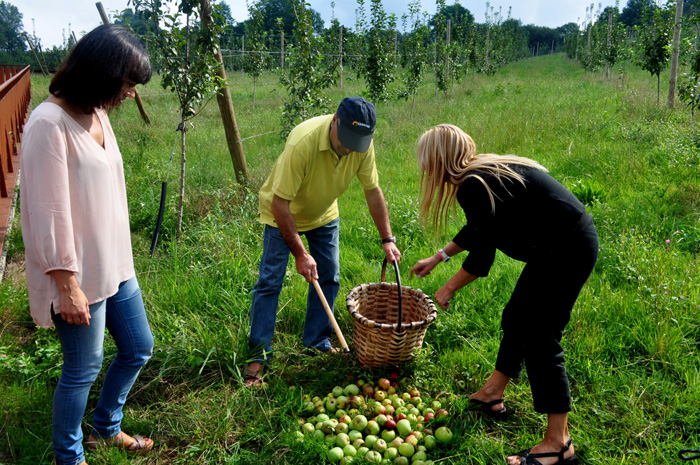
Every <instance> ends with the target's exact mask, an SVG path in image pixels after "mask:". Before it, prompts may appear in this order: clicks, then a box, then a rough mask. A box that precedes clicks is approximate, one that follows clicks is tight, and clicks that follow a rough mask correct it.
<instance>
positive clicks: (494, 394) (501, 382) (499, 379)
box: [469, 370, 510, 414]
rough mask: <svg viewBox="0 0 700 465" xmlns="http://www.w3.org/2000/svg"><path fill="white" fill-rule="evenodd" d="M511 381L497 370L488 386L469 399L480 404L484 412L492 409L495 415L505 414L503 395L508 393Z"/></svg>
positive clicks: (485, 385) (487, 382)
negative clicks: (507, 389)
mask: <svg viewBox="0 0 700 465" xmlns="http://www.w3.org/2000/svg"><path fill="white" fill-rule="evenodd" d="M509 381H510V378H509V377H507V376H506V375H504V374H503V373H501V372H500V371H498V370H495V371H494V372H493V374H492V375H491V377H490V378H489V379H488V381H486V384H484V386H483V387H482V388H481V389H479V390H478V391H477V392H475V393H473V394H470V395H469V398H470V399H474V401H476V403H478V404H480V405H481V409H482V411H483V410H484V409H489V408H490V409H491V411H492V412H493V413H494V414H503V413H505V411H506V408H505V406H504V405H503V393H504V392H506V387H507V386H508V382H509ZM496 401H500V402H496Z"/></svg>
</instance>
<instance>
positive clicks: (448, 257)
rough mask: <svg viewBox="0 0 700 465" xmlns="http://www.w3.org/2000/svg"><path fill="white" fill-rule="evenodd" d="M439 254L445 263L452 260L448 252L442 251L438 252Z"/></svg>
mask: <svg viewBox="0 0 700 465" xmlns="http://www.w3.org/2000/svg"><path fill="white" fill-rule="evenodd" d="M437 253H438V255H440V258H441V259H442V261H443V262H449V261H450V258H452V257H450V256H449V255H447V252H445V251H444V250H442V249H440V250H438V251H437Z"/></svg>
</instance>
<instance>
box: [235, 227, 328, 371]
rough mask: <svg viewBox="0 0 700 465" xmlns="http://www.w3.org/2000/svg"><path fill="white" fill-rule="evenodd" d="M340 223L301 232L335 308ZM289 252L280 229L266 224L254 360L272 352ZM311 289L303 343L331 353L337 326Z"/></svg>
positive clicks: (256, 293) (253, 324) (253, 315)
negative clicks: (331, 340)
mask: <svg viewBox="0 0 700 465" xmlns="http://www.w3.org/2000/svg"><path fill="white" fill-rule="evenodd" d="M339 222H340V220H339V219H338V218H336V219H335V220H333V221H331V222H330V223H328V224H326V225H324V226H321V227H319V228H316V229H312V230H311V231H305V232H303V233H300V234H301V235H303V236H306V240H307V242H308V243H309V253H310V254H311V256H312V257H313V259H314V260H315V261H316V265H317V270H318V283H319V284H320V285H321V289H322V290H323V295H324V296H325V297H326V300H327V301H328V304H329V305H330V307H331V309H333V302H335V298H336V296H337V295H338V289H339V288H340V265H339V253H338V229H339V228H338V225H339ZM289 253H290V251H289V246H287V242H286V241H285V240H284V237H282V234H281V233H280V230H279V229H277V228H274V227H271V226H268V225H266V226H265V230H264V232H263V253H262V257H261V259H260V275H259V276H258V282H257V283H256V284H255V287H254V288H253V302H252V305H251V307H250V338H249V339H248V346H249V348H250V351H251V352H250V361H255V362H260V363H265V362H266V361H267V360H268V359H269V358H270V357H271V355H272V335H273V333H274V332H275V323H276V321H277V306H278V302H279V295H280V292H281V291H282V284H283V282H284V276H285V272H286V270H287V263H288V262H289ZM308 292H309V295H308V300H307V305H306V322H305V324H304V335H303V337H302V343H303V344H304V347H310V348H314V349H318V350H320V351H321V352H327V351H328V350H330V349H331V342H330V337H331V334H332V332H333V328H332V326H331V322H330V320H329V319H328V315H326V311H325V309H324V308H323V304H322V303H321V300H320V299H319V298H318V294H317V293H316V290H315V288H314V286H313V284H309V291H308Z"/></svg>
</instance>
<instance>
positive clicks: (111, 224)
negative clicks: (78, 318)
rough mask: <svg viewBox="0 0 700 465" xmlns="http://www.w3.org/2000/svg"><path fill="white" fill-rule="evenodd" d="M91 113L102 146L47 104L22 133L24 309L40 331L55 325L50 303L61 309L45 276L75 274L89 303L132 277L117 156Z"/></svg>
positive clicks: (107, 129) (106, 127)
mask: <svg viewBox="0 0 700 465" xmlns="http://www.w3.org/2000/svg"><path fill="white" fill-rule="evenodd" d="M97 115H98V116H99V119H100V122H101V124H102V129H103V132H104V147H101V146H100V145H99V144H98V143H97V142H96V141H95V139H93V138H92V136H90V134H89V133H88V131H86V130H85V129H84V128H83V127H82V126H80V125H79V124H78V123H77V122H76V121H75V120H74V119H73V118H71V117H70V116H69V115H68V113H66V112H65V111H63V109H62V108H61V107H59V106H58V105H56V104H53V103H50V102H43V103H41V104H40V105H39V106H37V107H36V108H35V109H34V111H33V112H32V114H31V116H30V117H29V121H28V122H27V124H26V126H25V128H24V135H23V138H22V149H21V154H20V211H21V223H22V237H23V239H24V246H25V262H26V269H27V288H28V291H29V307H30V309H31V313H32V318H33V319H34V322H35V323H36V324H37V325H39V326H43V327H50V326H52V325H53V323H52V321H51V304H53V308H54V311H55V312H57V313H58V312H59V311H60V305H59V292H58V286H57V285H56V282H55V281H54V280H53V278H52V277H51V275H50V274H48V273H49V272H50V271H53V270H69V271H72V272H74V273H75V277H76V279H77V280H78V284H79V285H80V288H81V289H82V291H83V292H84V293H85V296H86V297H87V299H88V302H89V303H90V304H93V303H95V302H99V301H101V300H104V299H106V298H108V297H110V296H112V295H114V294H116V292H117V290H118V286H119V283H121V282H122V281H126V280H127V279H130V278H132V277H133V276H134V275H135V271H134V260H133V256H132V249H131V231H130V228H129V211H128V205H127V201H126V185H125V182H124V166H123V162H122V156H121V153H120V152H119V147H118V146H117V141H116V139H115V137H114V132H113V131H112V126H111V125H110V123H109V118H108V117H107V114H106V113H105V112H104V111H102V110H97Z"/></svg>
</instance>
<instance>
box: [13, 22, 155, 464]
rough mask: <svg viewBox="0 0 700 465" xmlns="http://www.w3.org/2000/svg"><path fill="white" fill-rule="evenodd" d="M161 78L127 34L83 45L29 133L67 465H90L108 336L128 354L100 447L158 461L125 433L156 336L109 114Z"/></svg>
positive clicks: (32, 300) (30, 268) (30, 257)
mask: <svg viewBox="0 0 700 465" xmlns="http://www.w3.org/2000/svg"><path fill="white" fill-rule="evenodd" d="M150 78H151V65H150V61H149V59H148V55H147V54H146V51H145V49H144V48H143V46H142V45H141V44H140V43H139V42H138V41H137V40H136V39H135V38H134V37H133V36H132V35H131V34H129V33H128V32H127V31H126V30H125V29H123V28H122V27H120V26H117V25H104V26H100V27H98V28H96V29H94V30H93V31H91V32H90V33H88V34H87V35H86V36H85V37H83V38H82V39H81V40H80V41H79V42H78V43H77V45H76V46H75V47H74V48H73V50H72V51H71V53H70V55H69V56H68V58H67V59H66V60H65V62H64V63H63V65H62V66H61V68H60V69H59V70H58V72H57V73H56V75H55V76H54V78H53V80H52V81H51V85H50V87H49V91H50V93H51V95H50V96H49V98H47V99H46V101H44V102H42V103H41V104H40V105H39V106H37V107H36V108H35V109H34V111H33V112H32V114H31V116H30V118H29V121H28V122H27V125H26V127H25V130H24V137H23V141H22V151H21V158H20V163H21V168H20V177H21V181H20V186H21V189H20V202H21V223H22V236H23V238H24V244H25V251H26V252H25V253H26V268H27V288H28V291H29V306H30V309H31V313H32V317H33V318H34V321H35V322H36V324H38V325H39V326H42V327H50V326H52V325H53V326H55V327H56V334H57V335H58V338H59V339H60V341H61V349H62V351H63V370H62V372H61V377H60V379H59V381H58V386H57V387H56V392H55V394H54V399H53V450H54V455H55V458H56V463H57V464H58V465H68V464H70V465H76V464H85V456H84V451H83V445H82V440H83V433H82V430H81V423H82V419H83V415H84V413H85V408H86V404H87V399H88V394H89V391H90V387H91V386H92V384H93V383H94V381H95V379H96V378H97V375H98V374H99V372H100V370H101V368H102V359H103V342H104V329H105V328H107V329H108V330H109V332H110V334H111V335H112V337H113V338H114V340H115V342H116V345H117V349H118V351H117V355H116V357H115V359H114V361H113V362H112V363H111V365H110V366H109V369H108V370H107V373H106V375H105V379H104V383H103V386H102V390H101V392H100V397H99V400H98V403H97V406H96V408H95V412H94V416H93V421H92V426H93V429H92V432H91V434H90V437H89V438H88V440H87V445H88V447H90V448H95V447H98V446H102V445H105V446H106V445H109V446H115V447H120V448H123V449H125V450H127V451H131V452H148V451H150V450H151V449H152V448H153V441H152V440H150V439H148V438H143V437H141V436H135V437H131V436H128V435H126V434H125V433H124V432H122V431H121V428H120V425H121V419H122V416H123V415H122V407H123V406H124V402H125V400H126V397H127V394H128V393H129V390H130V389H131V386H132V385H133V383H134V381H135V380H136V377H137V376H138V374H139V371H140V370H141V367H142V366H143V365H144V364H145V363H146V361H148V359H149V358H150V357H151V354H152V351H153V336H152V334H151V331H150V328H149V326H148V320H147V319H146V312H145V309H144V305H143V299H142V297H141V291H140V288H139V285H138V282H137V280H136V277H135V271H134V262H133V257H132V250H131V237H130V234H131V232H130V228H129V212H128V208H127V200H126V186H125V181H124V167H123V162H122V157H121V153H120V152H119V147H118V146H117V142H116V140H115V137H114V132H113V131H112V127H111V125H110V122H109V118H108V117H107V113H106V112H105V109H107V108H111V107H115V106H117V105H119V104H120V103H121V102H122V101H124V99H126V98H127V97H134V86H136V84H145V83H146V82H148V81H149V80H150Z"/></svg>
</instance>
